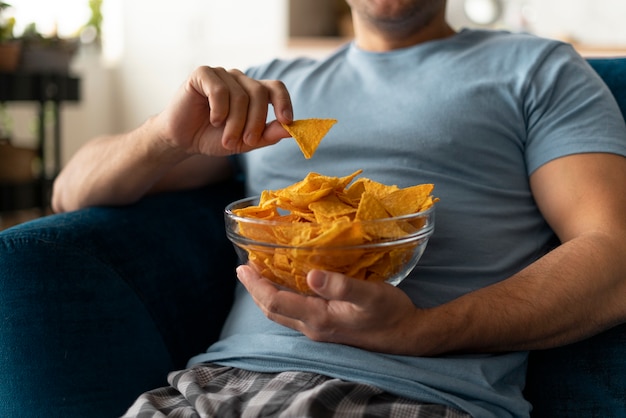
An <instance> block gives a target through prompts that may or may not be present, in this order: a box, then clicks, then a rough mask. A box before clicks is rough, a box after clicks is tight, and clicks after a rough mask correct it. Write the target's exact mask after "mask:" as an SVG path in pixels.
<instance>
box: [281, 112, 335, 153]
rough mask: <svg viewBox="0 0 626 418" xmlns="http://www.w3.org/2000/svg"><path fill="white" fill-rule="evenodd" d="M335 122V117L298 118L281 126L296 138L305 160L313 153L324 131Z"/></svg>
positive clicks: (324, 134) (324, 133)
mask: <svg viewBox="0 0 626 418" xmlns="http://www.w3.org/2000/svg"><path fill="white" fill-rule="evenodd" d="M335 123H337V119H316V118H314V119H300V120H294V121H293V122H292V123H291V124H289V125H287V124H284V123H283V124H282V125H283V128H285V130H286V131H287V132H289V134H290V135H291V136H292V138H293V139H295V140H296V142H297V143H298V146H299V147H300V151H302V154H303V155H304V158H306V159H307V160H308V159H309V158H311V157H312V156H313V154H315V151H316V150H317V147H318V146H319V144H320V142H322V139H323V138H324V136H326V133H327V132H328V131H329V130H330V128H332V126H333V125H334V124H335Z"/></svg>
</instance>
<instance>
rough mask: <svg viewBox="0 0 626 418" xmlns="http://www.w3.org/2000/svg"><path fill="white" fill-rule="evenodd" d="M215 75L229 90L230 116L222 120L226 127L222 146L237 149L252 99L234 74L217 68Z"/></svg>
mask: <svg viewBox="0 0 626 418" xmlns="http://www.w3.org/2000/svg"><path fill="white" fill-rule="evenodd" d="M215 73H216V74H217V76H218V77H219V78H220V79H221V80H222V82H223V83H224V85H225V86H226V87H227V89H228V114H227V115H226V118H225V119H223V120H222V124H223V126H224V132H223V134H222V145H223V146H224V147H225V148H228V149H236V148H238V147H239V143H240V141H241V138H242V136H243V132H244V129H245V126H246V123H247V120H248V106H249V103H250V97H249V95H248V92H247V91H246V88H245V86H243V85H242V84H241V79H240V78H238V77H235V75H234V74H233V73H231V72H229V71H226V70H225V69H223V68H216V69H215ZM210 104H211V102H209V105H210ZM264 121H265V120H264ZM211 123H213V119H212V120H211Z"/></svg>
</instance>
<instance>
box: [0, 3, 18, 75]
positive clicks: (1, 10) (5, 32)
mask: <svg viewBox="0 0 626 418" xmlns="http://www.w3.org/2000/svg"><path fill="white" fill-rule="evenodd" d="M10 7H11V5H10V4H8V3H5V2H3V1H0V72H13V71H15V70H16V69H17V67H18V64H19V62H20V52H21V46H22V45H21V42H20V41H19V40H18V39H16V38H15V37H14V35H13V27H14V26H15V18H14V17H13V16H8V17H7V16H5V13H6V11H7V9H9V8H10Z"/></svg>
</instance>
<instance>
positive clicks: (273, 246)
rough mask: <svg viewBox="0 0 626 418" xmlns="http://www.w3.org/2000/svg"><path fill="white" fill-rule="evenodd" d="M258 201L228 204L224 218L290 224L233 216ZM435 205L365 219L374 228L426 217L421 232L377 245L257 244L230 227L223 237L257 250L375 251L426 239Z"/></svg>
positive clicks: (255, 197) (269, 224)
mask: <svg viewBox="0 0 626 418" xmlns="http://www.w3.org/2000/svg"><path fill="white" fill-rule="evenodd" d="M259 198H260V196H258V195H257V196H250V197H245V198H242V199H238V200H235V201H234V202H231V203H229V204H228V205H227V206H226V208H225V209H224V216H225V217H226V218H227V219H228V220H231V221H235V222H237V223H238V222H245V223H248V224H252V225H263V226H276V225H289V224H291V222H280V221H268V220H264V219H254V218H247V217H243V216H238V215H235V214H234V213H233V212H232V210H233V209H234V208H235V207H236V206H237V205H241V204H242V203H244V202H246V201H251V202H253V201H255V200H258V199H259ZM434 215H435V206H434V205H433V206H431V207H430V208H428V209H426V210H424V211H420V212H415V213H410V214H407V215H401V216H394V217H389V218H383V219H372V220H366V221H358V222H360V223H361V224H363V225H376V224H384V223H386V222H399V221H407V220H414V219H419V218H427V219H428V222H427V223H426V224H425V225H424V226H422V227H421V228H420V229H418V230H417V231H415V232H412V233H408V234H407V235H405V236H403V237H400V238H393V239H384V240H381V241H377V242H369V243H364V244H358V245H335V246H333V245H326V246H314V245H309V246H305V245H301V246H298V245H284V244H276V243H272V242H267V241H258V240H254V239H251V238H247V237H245V236H243V235H241V234H238V233H237V232H235V231H233V230H232V229H231V228H228V225H226V234H227V236H228V238H229V239H230V240H231V241H232V242H234V243H235V244H237V245H248V246H259V247H261V246H262V247H266V248H268V249H270V248H271V249H297V250H316V251H320V250H331V249H332V250H342V249H343V250H347V249H350V250H357V249H375V248H384V247H395V246H401V245H404V244H413V243H415V242H417V241H419V240H421V239H424V238H429V237H430V236H431V235H432V233H433V231H434V228H435V218H434ZM311 224H312V225H323V223H316V222H311Z"/></svg>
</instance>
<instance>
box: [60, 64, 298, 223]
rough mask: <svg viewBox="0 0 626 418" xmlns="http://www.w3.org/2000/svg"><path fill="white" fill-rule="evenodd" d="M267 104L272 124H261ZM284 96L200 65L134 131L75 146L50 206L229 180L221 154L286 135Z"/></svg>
mask: <svg viewBox="0 0 626 418" xmlns="http://www.w3.org/2000/svg"><path fill="white" fill-rule="evenodd" d="M270 104H272V105H273V107H274V110H275V114H276V118H277V121H273V122H271V123H269V124H266V119H267V112H268V106H269V105H270ZM292 115H293V111H292V107H291V100H290V97H289V93H288V92H287V90H286V89H285V86H284V85H283V84H282V83H280V82H278V81H267V80H263V81H257V80H253V79H251V78H249V77H246V76H245V75H244V74H243V73H241V72H240V71H237V70H231V71H226V70H224V69H222V68H211V67H200V68H198V69H197V70H196V71H194V72H193V73H192V74H191V76H190V77H189V79H188V80H187V81H186V83H185V84H184V85H183V86H181V88H180V89H179V91H178V92H177V94H176V95H175V96H174V98H173V100H172V102H171V103H170V104H169V106H168V107H167V108H166V109H165V110H164V111H163V112H161V113H160V114H158V115H157V116H155V117H152V118H150V119H149V120H148V121H146V122H145V123H144V124H143V125H142V126H140V127H139V128H137V129H135V130H133V131H131V132H128V133H125V134H121V135H113V136H107V137H101V138H98V139H95V140H93V141H91V142H89V143H87V144H86V145H85V146H84V147H83V148H81V149H80V150H79V151H78V152H77V153H76V155H75V156H74V157H73V158H72V160H71V161H70V162H69V163H68V164H67V166H66V167H65V168H64V169H63V171H62V172H61V173H60V175H59V176H58V178H57V179H56V181H55V184H54V192H53V198H52V206H53V208H54V210H55V211H59V212H61V211H69V210H75V209H79V208H82V207H86V206H94V205H120V204H126V203H132V202H134V201H136V200H138V199H139V198H141V197H142V196H143V195H145V194H146V193H148V192H150V191H162V190H173V189H180V188H189V187H197V186H200V185H203V184H207V183H209V182H212V181H217V180H220V179H223V178H225V177H227V176H228V175H229V171H230V170H229V168H230V165H229V164H228V160H227V158H226V157H227V156H228V155H230V154H234V153H241V152H246V151H250V150H252V149H255V148H260V147H264V146H267V145H271V144H274V143H276V142H277V141H279V140H280V139H281V138H285V137H288V136H289V134H288V133H287V132H286V131H285V130H284V129H283V128H282V126H281V125H280V123H279V122H282V123H290V122H291V121H292V119H293V116H292Z"/></svg>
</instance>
